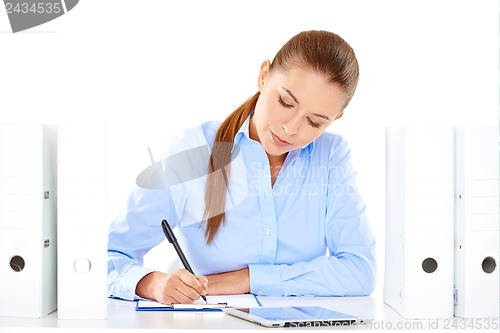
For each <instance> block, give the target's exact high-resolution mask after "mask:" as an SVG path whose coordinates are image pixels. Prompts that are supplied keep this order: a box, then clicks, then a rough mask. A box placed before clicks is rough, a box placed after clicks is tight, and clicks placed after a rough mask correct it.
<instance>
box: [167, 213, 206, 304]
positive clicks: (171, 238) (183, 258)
mask: <svg viewBox="0 0 500 333" xmlns="http://www.w3.org/2000/svg"><path fill="white" fill-rule="evenodd" d="M161 227H162V229H163V233H164V234H165V236H166V237H167V239H168V241H169V242H170V243H171V244H172V245H173V246H174V248H175V251H177V254H178V255H179V258H180V259H181V262H182V264H183V265H184V267H185V268H186V269H187V270H188V271H189V273H191V274H193V275H194V276H196V274H194V272H193V269H192V268H191V266H190V265H189V263H188V261H187V259H186V256H184V252H182V249H181V247H180V246H179V244H178V243H177V238H175V235H174V233H173V232H172V229H171V228H170V225H169V224H168V222H167V220H163V221H161ZM200 296H201V298H203V299H204V300H205V303H208V302H207V298H206V297H205V295H200Z"/></svg>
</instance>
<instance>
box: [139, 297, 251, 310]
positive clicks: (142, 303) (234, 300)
mask: <svg viewBox="0 0 500 333" xmlns="http://www.w3.org/2000/svg"><path fill="white" fill-rule="evenodd" d="M207 302H208V303H210V304H217V303H227V307H231V308H255V307H259V306H260V305H259V303H257V300H256V299H255V296H254V295H253V294H243V295H216V296H215V295H209V296H207ZM194 303H195V304H205V301H204V300H203V299H202V298H200V299H198V300H196V301H194ZM137 307H138V308H169V307H170V304H169V305H165V304H161V303H158V302H156V301H152V300H139V301H138V304H137Z"/></svg>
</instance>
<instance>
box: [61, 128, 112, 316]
mask: <svg viewBox="0 0 500 333" xmlns="http://www.w3.org/2000/svg"><path fill="white" fill-rule="evenodd" d="M59 140H60V141H59V154H58V160H59V161H58V194H59V197H58V230H57V231H58V238H59V246H58V252H57V255H58V304H59V306H58V316H59V319H106V317H107V281H106V279H107V265H106V254H107V237H106V236H107V235H106V230H107V225H108V224H107V221H106V127H105V125H92V124H85V125H83V124H61V125H60V126H59Z"/></svg>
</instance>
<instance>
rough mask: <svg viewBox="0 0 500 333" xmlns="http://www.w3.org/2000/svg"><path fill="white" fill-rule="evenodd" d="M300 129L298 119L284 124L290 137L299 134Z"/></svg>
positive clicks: (295, 118) (294, 118) (292, 119)
mask: <svg viewBox="0 0 500 333" xmlns="http://www.w3.org/2000/svg"><path fill="white" fill-rule="evenodd" d="M298 128H299V119H298V118H297V117H292V118H290V119H288V120H287V121H285V122H284V123H283V129H284V130H285V132H286V134H288V135H294V134H297V131H298Z"/></svg>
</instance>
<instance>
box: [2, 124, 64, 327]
mask: <svg viewBox="0 0 500 333" xmlns="http://www.w3.org/2000/svg"><path fill="white" fill-rule="evenodd" d="M56 153H57V127H55V126H51V125H44V124H7V123H3V124H0V280H1V283H0V295H2V298H3V301H2V302H0V316H9V317H36V318H38V317H43V316H45V315H47V314H49V313H50V312H52V311H54V310H55V309H56V307H57V304H56V300H57V294H56V293H57V290H56V246H57V242H56Z"/></svg>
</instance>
